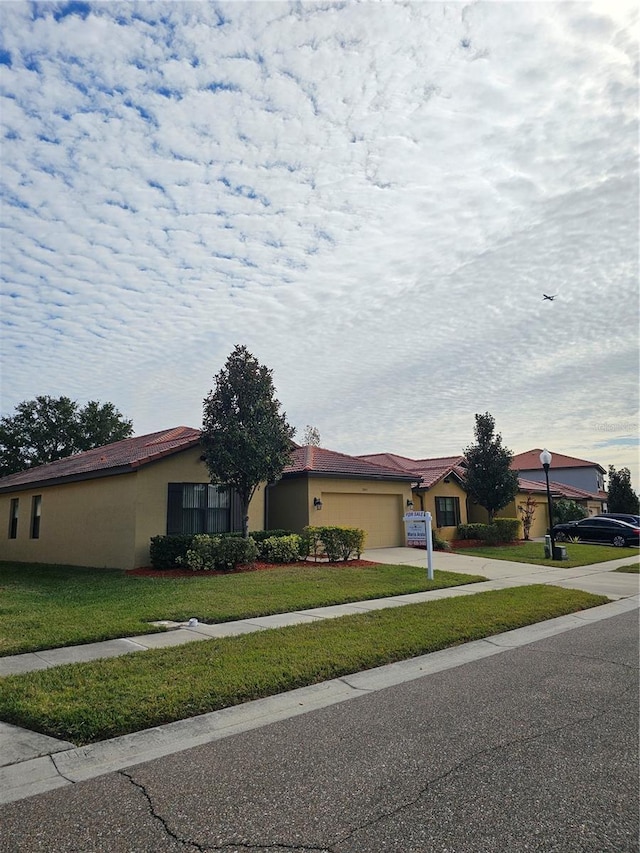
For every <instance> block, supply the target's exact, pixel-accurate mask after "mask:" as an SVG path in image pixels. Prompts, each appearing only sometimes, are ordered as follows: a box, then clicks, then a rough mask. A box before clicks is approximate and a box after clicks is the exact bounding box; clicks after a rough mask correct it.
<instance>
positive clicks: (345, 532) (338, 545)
mask: <svg viewBox="0 0 640 853" xmlns="http://www.w3.org/2000/svg"><path fill="white" fill-rule="evenodd" d="M365 535H366V534H365V532H364V530H361V529H360V528H359V527H305V528H304V530H303V550H304V551H305V552H306V553H305V556H308V555H309V554H311V555H313V556H314V557H319V556H321V555H322V554H326V556H327V558H328V559H329V561H330V562H332V563H334V562H339V561H344V560H351V559H354V558H355V559H358V558H359V557H360V554H361V553H362V549H363V547H364V538H365Z"/></svg>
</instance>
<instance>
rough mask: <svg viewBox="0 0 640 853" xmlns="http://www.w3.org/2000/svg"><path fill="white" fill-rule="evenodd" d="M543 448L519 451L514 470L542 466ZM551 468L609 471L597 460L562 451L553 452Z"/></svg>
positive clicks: (512, 464)
mask: <svg viewBox="0 0 640 853" xmlns="http://www.w3.org/2000/svg"><path fill="white" fill-rule="evenodd" d="M541 453H542V448H540V447H538V448H535V449H534V450H527V451H525V452H524V453H517V454H516V455H515V456H514V457H513V460H512V462H511V468H512V469H513V470H514V471H531V470H532V469H533V468H542V465H541V464H540V454H541ZM551 456H552V461H551V468H550V470H553V469H554V468H598V470H600V471H602V473H603V474H606V473H607V472H606V471H605V470H604V468H603V467H602V465H599V464H598V463H597V462H588V461H587V460H586V459H578V458H577V457H575V456H565V455H564V454H562V453H552V454H551Z"/></svg>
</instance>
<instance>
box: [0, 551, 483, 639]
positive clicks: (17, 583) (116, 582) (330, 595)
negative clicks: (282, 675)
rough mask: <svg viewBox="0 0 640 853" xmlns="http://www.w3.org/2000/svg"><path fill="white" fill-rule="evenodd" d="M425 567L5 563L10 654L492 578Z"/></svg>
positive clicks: (2, 618)
mask: <svg viewBox="0 0 640 853" xmlns="http://www.w3.org/2000/svg"><path fill="white" fill-rule="evenodd" d="M434 574H435V577H434V580H433V581H428V580H427V573H426V568H419V567H417V566H394V565H383V564H375V565H372V566H361V567H354V566H342V567H339V568H336V567H329V566H327V567H322V566H319V565H311V564H310V565H309V566H302V567H301V566H291V567H288V566H283V567H276V568H273V569H270V570H268V571H261V572H246V573H239V574H229V575H210V574H207V573H194V575H193V576H190V577H180V578H169V577H167V578H157V577H139V576H132V575H127V574H126V573H125V572H123V571H119V570H112V569H91V568H82V567H78V566H55V565H44V564H33V563H30V564H27V563H20V564H18V563H0V589H1V595H2V599H1V606H0V655H13V654H20V653H23V652H32V651H38V650H40V649H52V648H57V647H60V646H71V645H77V644H81V643H92V642H98V641H100V640H111V639H114V638H116V637H129V636H135V635H139V634H149V633H151V632H153V631H155V630H157V631H161V630H162V629H161V628H157V629H154V628H153V627H152V626H151V625H150V624H149V623H150V622H152V621H155V620H160V619H171V620H174V621H176V622H182V621H185V620H187V619H190V618H191V617H192V616H195V617H196V618H197V619H199V620H200V621H201V622H209V623H215V622H228V621H232V620H235V619H247V618H249V617H253V616H268V615H270V614H272V613H286V612H290V611H293V610H303V609H308V608H310V607H326V606H329V605H331V604H346V603H348V602H350V601H364V600H366V599H371V598H384V597H386V596H390V595H405V594H407V593H411V592H421V591H423V590H430V589H441V588H443V587H451V586H459V585H460V584H466V583H474V582H478V581H483V580H486V578H483V577H479V576H478V575H463V574H460V573H455V572H440V571H436V572H435V573H434Z"/></svg>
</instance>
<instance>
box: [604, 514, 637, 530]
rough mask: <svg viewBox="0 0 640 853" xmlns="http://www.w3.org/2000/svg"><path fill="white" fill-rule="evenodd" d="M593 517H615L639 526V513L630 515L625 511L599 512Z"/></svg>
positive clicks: (617, 519)
mask: <svg viewBox="0 0 640 853" xmlns="http://www.w3.org/2000/svg"><path fill="white" fill-rule="evenodd" d="M594 518H615V520H616V521H626V522H627V524H633V525H634V526H635V527H640V515H632V514H631V513H626V512H601V513H599V514H598V515H595V516H594Z"/></svg>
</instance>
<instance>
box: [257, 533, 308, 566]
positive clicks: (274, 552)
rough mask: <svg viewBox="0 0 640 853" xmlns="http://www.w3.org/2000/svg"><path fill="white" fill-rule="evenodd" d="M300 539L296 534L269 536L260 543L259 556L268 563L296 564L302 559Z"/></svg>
mask: <svg viewBox="0 0 640 853" xmlns="http://www.w3.org/2000/svg"><path fill="white" fill-rule="evenodd" d="M300 539H301V537H300V536H298V535H297V534H296V533H291V534H289V535H288V536H269V537H267V538H266V539H263V540H262V542H260V543H258V556H259V558H260V559H261V560H265V562H267V563H295V561H296V560H299V559H300V545H301V541H300Z"/></svg>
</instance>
